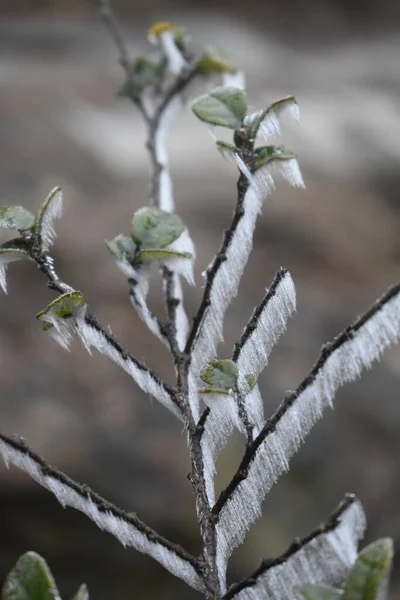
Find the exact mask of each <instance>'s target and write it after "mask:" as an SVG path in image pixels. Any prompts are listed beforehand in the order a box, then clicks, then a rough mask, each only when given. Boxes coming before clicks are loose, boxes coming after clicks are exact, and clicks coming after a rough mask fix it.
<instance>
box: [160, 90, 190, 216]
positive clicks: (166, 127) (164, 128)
mask: <svg viewBox="0 0 400 600" xmlns="http://www.w3.org/2000/svg"><path fill="white" fill-rule="evenodd" d="M183 108H184V104H183V101H182V98H181V97H180V96H176V97H175V98H173V99H172V100H171V102H170V103H169V104H168V106H167V108H166V109H165V110H164V112H163V113H162V115H161V118H160V122H159V126H158V128H157V131H156V132H155V148H154V150H155V158H156V161H157V163H158V165H159V167H160V169H161V170H160V174H159V207H160V208H162V209H163V210H165V211H166V212H173V210H174V198H173V190H172V181H171V176H170V174H169V171H168V152H167V145H168V139H169V136H170V133H171V130H172V128H173V126H174V124H175V121H176V119H177V118H178V117H179V115H180V114H181V113H182V111H183Z"/></svg>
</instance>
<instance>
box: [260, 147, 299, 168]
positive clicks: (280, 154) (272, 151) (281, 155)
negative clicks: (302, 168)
mask: <svg viewBox="0 0 400 600" xmlns="http://www.w3.org/2000/svg"><path fill="white" fill-rule="evenodd" d="M291 158H296V155H295V154H293V152H291V151H290V150H287V149H286V148H285V147H284V146H261V147H260V148H256V149H255V150H254V153H253V160H252V165H251V168H252V171H253V172H254V171H257V169H259V168H260V167H262V166H264V165H266V164H267V163H269V162H271V161H272V160H289V159H291Z"/></svg>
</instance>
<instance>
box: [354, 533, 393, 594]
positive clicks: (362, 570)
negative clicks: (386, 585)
mask: <svg viewBox="0 0 400 600" xmlns="http://www.w3.org/2000/svg"><path fill="white" fill-rule="evenodd" d="M392 559H393V541H392V540H391V539H390V538H383V539H381V540H377V541H376V542H373V543H372V544H369V546H367V547H366V548H364V549H363V550H362V551H361V552H360V554H359V555H358V558H357V560H356V562H355V563H354V565H353V567H352V569H351V571H350V573H349V576H348V578H347V581H346V585H345V589H344V596H343V600H376V599H377V595H378V592H379V588H380V585H381V584H382V583H383V581H384V580H385V578H386V576H387V575H388V573H389V570H390V567H391V565H392Z"/></svg>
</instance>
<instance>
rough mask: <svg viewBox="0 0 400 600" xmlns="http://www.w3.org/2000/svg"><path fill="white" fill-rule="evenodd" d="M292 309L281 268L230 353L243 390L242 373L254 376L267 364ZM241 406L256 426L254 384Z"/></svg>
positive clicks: (259, 414)
mask: <svg viewBox="0 0 400 600" xmlns="http://www.w3.org/2000/svg"><path fill="white" fill-rule="evenodd" d="M295 310H296V291H295V287H294V283H293V280H292V278H291V276H290V274H289V273H288V272H287V271H285V270H284V269H281V270H280V271H278V273H277V275H276V277H275V280H274V282H273V284H272V286H271V288H270V290H267V293H266V294H265V296H264V298H263V300H262V302H261V304H260V305H259V306H258V307H257V308H256V310H255V311H254V313H253V315H252V317H251V319H250V321H249V323H248V325H247V327H246V328H245V330H244V332H243V335H242V338H241V339H240V340H239V342H238V344H237V346H236V350H235V352H234V356H233V360H235V361H236V362H237V365H238V370H239V388H240V389H241V390H242V391H243V392H246V388H247V384H246V380H245V375H247V374H252V375H255V376H256V378H258V376H259V375H260V373H261V372H262V371H263V370H264V369H265V367H266V366H267V364H268V358H269V355H270V353H271V351H272V349H273V347H274V346H275V344H276V343H277V341H278V339H279V337H280V336H281V335H282V333H283V332H284V331H285V329H286V325H287V321H288V319H289V317H290V316H291V314H292V313H293V311H295ZM245 408H246V412H247V413H248V416H249V417H250V421H251V422H252V423H254V424H255V425H256V426H257V428H258V429H260V428H261V427H262V424H263V420H264V419H263V407H262V399H261V396H260V393H259V390H258V386H257V385H256V386H255V387H254V388H253V390H251V392H250V393H248V394H247V395H245Z"/></svg>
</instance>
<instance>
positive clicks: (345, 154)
mask: <svg viewBox="0 0 400 600" xmlns="http://www.w3.org/2000/svg"><path fill="white" fill-rule="evenodd" d="M115 6H116V8H117V9H118V11H119V14H120V15H121V19H122V22H123V25H124V32H125V34H126V36H127V39H128V40H129V48H130V51H131V54H132V56H136V55H138V54H139V53H142V52H143V51H144V50H145V49H146V47H147V46H146V31H147V29H148V28H149V26H150V25H151V24H152V22H154V21H155V20H160V19H165V20H170V21H173V22H174V21H177V22H179V23H181V24H183V25H184V26H185V27H186V28H187V30H188V31H189V32H190V33H191V36H192V39H193V43H194V45H195V47H196V48H200V47H201V45H204V44H214V45H215V44H216V45H218V46H220V47H222V48H223V49H225V50H226V51H227V52H228V53H229V54H230V55H231V56H232V58H233V59H234V60H235V61H236V63H237V64H238V65H240V66H241V67H242V68H243V69H244V70H245V71H246V73H247V78H248V90H249V92H248V95H249V104H250V106H251V107H253V108H254V109H258V108H262V107H264V106H266V105H267V103H268V102H271V101H273V100H275V99H277V98H279V97H282V96H284V95H288V94H294V95H295V96H296V97H297V99H298V101H299V104H300V108H301V113H302V126H301V127H298V126H297V127H291V126H289V125H288V126H287V127H285V129H284V140H285V144H286V145H287V146H288V147H290V148H291V149H292V150H294V151H295V152H297V153H298V155H299V159H300V164H301V167H302V170H303V174H304V178H305V181H306V185H307V189H306V191H302V190H300V191H299V190H294V189H291V188H289V187H288V185H287V184H283V183H282V184H280V185H279V186H278V189H277V191H276V193H275V194H274V195H273V197H271V198H269V200H268V201H267V202H266V203H265V206H264V211H263V215H262V217H261V218H260V220H259V224H258V228H257V233H256V239H255V247H254V251H253V253H252V257H251V260H250V263H249V267H248V270H247V272H246V275H245V277H244V280H243V282H242V285H241V288H240V294H239V297H238V298H237V299H236V300H235V302H234V303H233V305H232V307H231V310H230V311H229V313H228V318H227V322H226V344H225V346H224V347H222V348H221V357H224V356H229V355H230V351H231V347H232V344H233V342H234V340H235V339H236V338H237V336H238V335H239V334H240V332H241V330H242V328H243V326H244V324H245V322H246V320H247V318H248V316H249V315H250V313H251V310H252V308H253V306H254V305H255V304H256V303H257V302H258V301H259V299H260V298H261V296H262V294H263V291H264V288H265V286H266V285H269V283H270V282H271V280H272V278H273V276H274V273H275V271H276V270H277V269H278V268H279V267H280V266H281V265H283V266H285V267H287V268H288V269H289V270H290V272H291V274H292V276H293V278H294V280H295V283H296V286H297V298H298V311H297V315H295V316H294V317H293V318H292V320H291V322H290V324H289V328H288V331H287V333H286V334H285V335H284V336H283V337H282V339H281V341H280V343H279V345H278V347H277V348H276V349H275V351H274V353H273V355H272V357H271V360H270V365H269V368H268V371H267V372H266V373H265V374H264V375H263V376H262V379H261V387H262V391H263V393H264V397H265V404H266V412H267V413H268V414H269V413H271V412H272V411H273V410H274V409H275V407H276V406H277V405H278V403H279V402H280V400H281V399H282V397H283V395H284V393H285V391H286V390H288V389H293V388H295V387H296V386H297V384H298V383H299V382H300V380H301V379H302V378H303V377H304V376H305V374H306V373H307V372H308V370H309V369H310V367H311V365H312V364H313V362H314V360H315V359H316V357H317V354H318V352H319V349H320V346H321V344H322V343H323V342H324V341H325V340H327V339H331V338H332V337H333V336H334V335H335V334H336V333H337V332H338V331H339V330H341V329H342V328H343V327H345V326H346V325H347V324H348V323H349V322H351V321H352V320H353V319H354V318H355V316H356V315H357V314H358V313H360V312H362V311H364V310H365V309H366V308H367V307H368V306H369V305H370V304H371V303H372V302H373V301H374V300H375V298H376V297H377V296H379V295H380V294H381V293H382V292H383V291H384V290H385V289H386V288H387V286H388V285H389V284H390V283H392V282H394V281H396V280H398V277H399V266H400V236H399V226H400V203H399V186H400V176H399V163H400V61H399V55H400V35H399V33H400V31H399V25H398V24H399V22H400V21H399V17H400V4H399V3H395V2H392V1H391V0H381V1H380V2H378V0H296V1H294V0H292V1H289V2H285V3H283V2H272V1H270V0H265V1H264V2H262V3H261V2H257V1H256V0H248V1H247V2H245V3H243V2H238V1H236V0H230V1H227V0H220V1H219V2H210V1H205V0H203V1H202V2H200V1H194V0H191V1H190V2H188V1H183V0H176V1H174V0H146V2H145V1H142V0H136V1H134V0H133V1H131V2H127V1H125V2H124V1H119V2H115ZM0 10H1V19H0V52H1V55H0V192H1V194H0V197H1V201H0V203H1V204H21V205H24V206H26V207H27V208H31V209H34V208H36V207H38V206H39V205H40V203H41V202H42V201H43V199H44V197H45V196H46V195H47V193H48V191H49V190H50V189H51V188H52V187H53V186H55V185H60V186H61V187H62V188H63V190H64V198H65V204H64V207H65V211H64V217H63V219H62V220H61V221H60V222H58V223H57V230H58V238H57V242H56V244H55V247H54V256H55V259H56V265H57V269H58V271H59V273H60V275H61V277H62V278H63V279H64V280H65V281H67V282H68V283H70V284H71V285H73V286H74V287H75V288H78V289H81V290H83V292H84V293H85V296H86V297H87V299H88V301H89V303H90V305H91V307H92V309H93V311H94V312H95V313H96V314H97V316H98V318H99V320H100V321H101V322H102V323H103V325H105V326H107V325H110V326H111V327H112V330H113V332H114V334H115V335H116V337H117V338H118V339H119V340H120V341H121V342H122V343H123V344H125V345H126V347H127V348H129V349H130V350H131V351H132V353H133V354H134V355H135V356H136V357H137V358H140V359H141V360H144V361H145V362H146V364H147V365H149V366H150V367H153V368H155V369H156V370H157V372H158V373H159V374H160V375H162V376H163V377H165V378H166V379H167V380H169V381H170V380H171V374H172V368H171V362H170V359H169V356H168V354H167V353H166V352H165V351H164V350H163V348H162V347H161V346H160V344H159V343H158V342H157V341H156V340H155V339H154V338H153V337H152V336H151V334H150V333H148V332H147V331H146V329H145V327H144V326H143V324H142V323H141V322H140V321H139V319H138V318H137V316H136V314H135V313H134V311H133V309H132V308H131V306H130V303H129V300H128V293H127V292H128V289H127V285H126V282H125V281H124V278H123V276H122V274H121V273H120V272H119V270H118V269H117V268H116V267H115V265H114V263H113V260H112V259H111V257H110V255H109V254H108V252H107V250H106V249H105V246H104V240H105V239H111V238H112V237H114V236H115V235H116V234H118V233H120V232H124V233H128V231H129V227H130V221H131V217H132V214H133V212H134V211H135V210H137V209H138V208H140V207H141V206H143V205H144V204H146V202H147V194H148V180H147V176H148V164H147V156H146V152H145V149H144V145H143V144H144V139H145V137H144V136H145V132H144V128H143V125H142V123H141V120H140V117H139V115H138V113H137V112H136V111H135V109H134V107H133V106H131V105H130V104H129V102H128V101H126V100H123V99H120V98H117V97H116V90H117V89H118V88H119V86H120V85H121V83H122V81H123V77H122V72H121V69H120V67H119V65H118V57H117V55H116V51H115V49H114V47H113V45H112V43H111V41H110V39H109V37H108V34H107V33H106V32H105V30H104V28H103V26H102V23H101V22H100V19H99V17H98V15H97V12H96V3H95V1H94V0H92V1H89V0H87V1H85V0H69V1H67V0H47V1H46V0H2V2H1V9H0ZM170 150H171V165H172V172H173V175H174V177H175V193H176V201H177V208H178V211H179V213H180V215H181V216H182V217H183V218H184V220H185V221H186V222H187V224H188V226H189V228H190V231H191V233H192V237H193V238H194V240H195V243H196V245H197V249H198V259H197V266H196V279H197V284H198V288H197V289H185V293H186V294H187V302H186V306H187V309H188V312H189V313H190V315H193V314H194V312H195V310H196V307H197V306H198V303H199V300H200V295H201V289H200V286H201V281H202V280H201V275H200V274H201V272H202V271H203V270H204V268H205V266H206V265H207V264H208V262H209V260H210V259H211V257H212V255H213V253H214V252H215V251H216V249H217V248H218V244H219V242H220V239H221V233H222V230H223V229H224V228H225V227H226V226H227V225H228V223H229V220H230V216H231V213H232V210H233V206H234V202H235V178H236V173H235V169H234V168H233V167H232V166H231V165H230V164H229V163H227V162H225V161H224V160H223V159H222V158H221V157H220V156H219V155H218V153H217V152H216V151H215V149H214V147H213V142H212V140H211V138H210V137H209V135H208V133H207V131H206V129H205V128H204V127H202V126H201V124H199V123H198V122H196V120H195V118H194V117H193V116H191V115H190V114H188V115H187V116H185V117H184V118H183V119H182V121H181V122H180V124H179V126H178V127H177V128H176V131H175V135H174V136H173V139H172V140H171V144H170ZM8 285H9V294H8V296H5V295H2V296H0V365H1V368H0V381H1V402H0V416H1V430H2V431H3V432H5V433H9V434H11V433H14V432H15V433H18V434H20V435H22V436H23V437H24V438H26V440H27V441H28V442H29V444H30V445H31V446H32V447H33V448H35V449H36V450H37V451H38V452H39V453H41V454H43V455H44V457H46V458H47V459H48V460H49V462H51V463H53V464H55V465H57V466H58V467H59V468H60V469H62V470H64V471H66V472H67V473H69V474H70V475H71V476H72V477H74V478H76V479H78V480H79V481H82V482H86V483H87V484H89V485H90V486H91V487H92V488H93V489H95V490H96V491H97V492H99V493H100V494H103V495H105V496H106V497H107V498H109V499H110V500H112V501H114V502H115V503H117V504H119V505H121V506H122V507H124V508H125V509H126V510H128V511H129V510H134V511H135V512H137V513H138V515H139V516H140V517H141V518H142V519H144V520H146V521H147V522H149V524H151V525H152V526H154V527H155V528H157V529H158V530H159V531H160V532H161V533H163V534H164V535H165V536H168V537H170V538H171V539H172V540H173V541H176V542H179V543H181V544H183V545H185V547H187V548H188V549H189V550H191V551H193V552H195V553H197V552H199V550H200V542H199V538H198V531H197V526H196V519H195V509H194V498H193V495H192V493H191V489H190V484H189V482H188V480H187V478H186V474H187V473H188V472H189V463H188V459H187V451H186V441H185V436H184V435H183V433H182V430H181V427H180V425H179V424H177V423H176V422H175V420H174V419H173V417H171V416H170V415H169V413H167V412H166V411H165V410H164V409H163V408H162V407H160V406H158V405H157V404H156V403H155V402H153V401H152V400H151V399H149V398H147V397H145V396H143V394H141V393H140V391H139V390H138V388H137V387H136V386H135V385H134V384H133V382H132V381H131V380H130V379H129V378H128V376H126V375H125V374H123V373H122V372H121V371H120V370H119V369H118V367H116V366H115V365H113V364H111V363H110V362H109V361H108V360H107V359H106V358H104V357H101V356H100V355H99V354H97V353H95V354H94V355H93V356H92V357H91V356H89V355H88V354H86V353H85V352H84V350H83V349H82V348H81V347H80V346H79V344H78V343H74V344H73V347H72V351H71V352H70V353H66V352H65V351H63V350H62V349H61V348H60V347H59V346H58V345H56V344H55V342H54V341H53V340H52V339H50V338H49V337H47V336H46V335H45V334H43V333H42V332H41V330H40V327H39V325H38V323H37V321H36V319H35V315H36V313H37V312H38V311H39V310H40V309H42V308H43V307H44V306H45V305H46V304H47V303H48V302H49V301H50V300H51V299H52V298H53V294H52V293H51V292H50V291H49V290H48V289H47V288H46V285H45V281H44V279H43V277H42V276H41V275H40V274H39V273H38V272H37V270H36V269H35V267H34V266H33V265H32V264H28V263H26V264H25V263H23V262H21V264H17V263H16V264H14V265H11V267H10V269H9V276H8ZM155 289H156V291H155V293H154V294H153V305H154V307H155V308H156V309H161V302H160V294H159V293H158V291H157V290H158V288H155ZM399 384H400V348H398V347H397V348H393V349H391V350H390V351H389V352H387V353H386V354H385V355H384V357H383V359H382V361H381V363H380V364H379V365H375V366H374V367H373V369H372V370H371V372H368V373H366V374H364V376H363V378H362V380H361V381H359V382H358V383H355V384H352V385H349V386H347V387H345V388H344V389H343V390H341V391H340V393H339V394H338V396H337V399H336V407H335V411H334V412H332V411H330V412H327V413H326V415H325V418H324V419H323V421H321V422H319V423H318V425H317V426H316V427H315V428H314V430H313V432H312V434H311V435H310V436H309V438H308V439H307V443H306V444H305V445H304V446H302V448H301V450H300V452H299V453H298V455H297V456H296V457H295V458H294V459H293V461H292V469H291V471H290V473H289V474H287V475H285V476H284V477H283V478H281V480H280V481H279V483H278V484H277V485H276V486H275V488H273V490H272V491H271V493H270V494H269V496H268V498H267V500H266V502H265V503H264V515H265V516H264V517H263V519H261V520H260V521H258V522H257V524H255V525H254V526H253V527H252V529H251V531H250V534H249V536H248V538H247V540H246V543H245V545H244V546H243V547H242V548H240V549H238V550H237V551H236V552H235V553H234V556H233V560H232V565H231V573H230V577H231V581H235V580H237V579H238V578H240V577H242V576H244V575H245V574H247V573H248V572H250V571H251V570H253V569H254V568H255V567H256V566H258V564H259V560H260V558H261V556H274V555H277V554H279V553H281V552H282V551H283V550H284V549H285V548H286V547H287V545H288V544H289V543H290V541H291V540H292V539H293V537H294V536H301V535H304V534H306V533H308V532H309V531H310V530H311V529H313V528H315V527H316V526H317V525H318V524H319V523H320V521H321V520H323V519H324V518H326V517H327V516H328V514H329V513H330V511H331V510H333V508H334V507H335V506H336V504H337V503H338V502H339V500H340V499H341V497H342V496H343V494H344V493H345V492H347V491H351V492H354V493H356V494H357V496H358V497H359V498H360V499H361V501H362V502H363V504H364V506H365V509H366V512H367V516H368V524H369V526H368V533H367V541H369V540H372V539H375V538H377V537H379V536H386V535H390V536H392V537H393V538H394V540H395V543H396V544H397V545H398V543H399V540H400V512H399V506H400V478H399V467H400V436H399V431H400V429H399V428H400V403H399V401H400V398H399ZM242 450H243V448H242V444H241V441H240V440H239V439H235V438H233V439H232V440H231V443H230V444H229V446H228V448H227V451H226V452H224V454H223V455H222V457H221V460H220V462H219V486H222V485H223V484H224V483H226V482H227V481H228V478H229V475H230V474H232V473H233V471H234V469H235V467H236V466H237V464H238V461H239V458H240V456H241V452H242ZM0 506H1V511H0V531H1V535H0V577H1V578H3V577H4V576H5V574H6V572H7V571H8V570H9V569H10V567H11V566H12V564H13V563H14V562H15V561H16V559H17V557H18V556H19V555H20V554H21V553H23V552H25V551H27V550H30V549H34V550H36V551H37V552H39V553H40V554H42V555H43V556H45V557H46V558H47V560H48V562H49V564H50V567H51V568H52V570H53V573H54V575H55V577H56V579H57V582H58V583H59V586H60V591H61V594H62V596H63V598H69V597H71V596H72V595H73V593H74V591H75V590H76V589H77V588H78V586H79V584H80V583H81V582H82V581H85V582H86V583H87V584H88V586H89V589H90V592H91V598H93V599H94V600H110V599H111V598H121V599H122V598H123V599H125V598H126V599H128V598H133V597H135V598H143V599H146V600H147V599H154V600H155V599H160V598H163V600H168V599H172V598H173V599H174V600H178V599H183V598H184V599H185V600H189V598H196V597H198V595H197V594H195V593H192V592H190V591H188V590H187V589H186V586H185V585H184V584H182V583H180V581H178V580H177V579H174V578H173V577H172V576H170V575H169V574H168V573H166V572H164V571H163V570H162V568H161V567H159V566H158V565H157V564H155V563H154V562H153V561H152V560H151V559H148V558H146V557H143V556H141V555H139V554H138V553H136V552H135V551H133V550H124V549H123V548H122V546H121V545H120V544H119V543H118V542H117V541H116V540H114V539H113V538H112V537H111V536H110V535H109V534H107V533H103V532H101V531H99V530H98V529H97V528H96V526H95V525H94V524H92V523H91V522H90V521H88V520H87V519H86V517H83V516H82V515H81V514H80V513H78V512H76V511H73V510H72V509H67V510H64V509H63V508H62V507H61V506H60V505H59V504H58V503H57V502H56V500H55V499H53V497H52V496H51V495H50V494H49V493H47V492H46V491H43V490H42V489H41V488H39V487H38V486H37V485H36V484H34V483H33V482H31V481H30V480H29V478H28V477H27V476H26V475H24V474H23V473H21V472H19V471H18V470H17V469H15V468H11V470H10V471H7V470H6V469H5V468H3V466H0ZM396 590H397V594H396ZM399 592H400V560H399V559H397V561H395V569H394V572H393V577H392V596H391V598H392V599H394V598H398V597H399Z"/></svg>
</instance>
